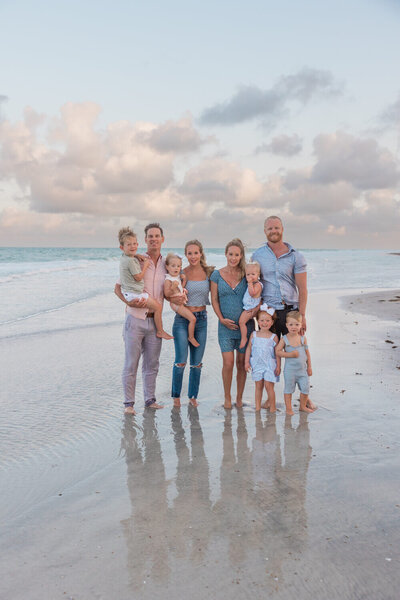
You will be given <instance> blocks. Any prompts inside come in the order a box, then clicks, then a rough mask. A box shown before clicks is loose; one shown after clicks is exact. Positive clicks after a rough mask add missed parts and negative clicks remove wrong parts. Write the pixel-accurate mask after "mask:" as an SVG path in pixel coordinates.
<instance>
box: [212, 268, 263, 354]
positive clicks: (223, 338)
mask: <svg viewBox="0 0 400 600" xmlns="http://www.w3.org/2000/svg"><path fill="white" fill-rule="evenodd" d="M210 279H211V281H214V283H216V284H217V286H218V301H219V307H220V309H221V313H222V316H223V317H224V318H225V319H232V321H235V323H236V324H237V325H238V324H239V317H240V315H241V314H242V312H243V296H244V294H245V291H246V289H247V281H246V277H243V279H241V281H239V283H238V284H237V286H236V287H234V288H231V286H230V285H229V283H227V282H226V281H225V279H224V278H223V277H222V276H221V275H220V272H219V271H217V270H215V271H213V273H212V274H211V277H210ZM247 331H248V336H249V335H250V333H251V332H252V331H254V321H253V319H250V321H249V322H248V323H247ZM248 336H247V337H248ZM240 337H241V336H240V329H228V327H225V325H223V324H222V323H221V322H220V321H218V343H219V346H220V348H221V352H232V351H233V350H238V352H240V353H241V354H243V353H244V352H245V351H246V348H240V349H239V345H240Z"/></svg>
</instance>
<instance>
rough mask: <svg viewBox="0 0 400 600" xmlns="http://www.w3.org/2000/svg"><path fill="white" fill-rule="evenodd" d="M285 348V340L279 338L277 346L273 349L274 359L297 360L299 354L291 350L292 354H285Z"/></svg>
mask: <svg viewBox="0 0 400 600" xmlns="http://www.w3.org/2000/svg"><path fill="white" fill-rule="evenodd" d="M284 347H285V340H284V339H283V338H281V339H280V340H279V344H278V345H277V346H276V348H275V354H276V357H277V358H278V356H279V358H297V357H298V355H299V353H298V352H297V350H293V351H292V352H285V350H284Z"/></svg>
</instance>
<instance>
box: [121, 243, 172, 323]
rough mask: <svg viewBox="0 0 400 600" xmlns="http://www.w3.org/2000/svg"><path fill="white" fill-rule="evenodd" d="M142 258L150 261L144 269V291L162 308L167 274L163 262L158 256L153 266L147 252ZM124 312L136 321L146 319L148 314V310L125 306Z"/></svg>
mask: <svg viewBox="0 0 400 600" xmlns="http://www.w3.org/2000/svg"><path fill="white" fill-rule="evenodd" d="M144 256H145V257H146V258H148V259H149V260H150V264H149V266H148V267H147V269H146V272H145V274H144V277H143V281H144V291H145V292H147V293H148V294H149V296H151V297H152V298H154V300H157V302H159V303H160V304H161V306H162V304H163V302H164V281H165V274H166V272H167V270H166V268H165V260H164V259H163V257H162V256H161V254H160V256H159V257H158V259H157V263H156V264H154V261H153V259H152V258H150V256H149V255H148V254H147V252H145V253H144ZM126 312H127V313H129V314H130V315H132V317H136V318H137V319H145V318H146V317H147V313H148V312H149V309H148V308H134V307H133V306H127V307H126Z"/></svg>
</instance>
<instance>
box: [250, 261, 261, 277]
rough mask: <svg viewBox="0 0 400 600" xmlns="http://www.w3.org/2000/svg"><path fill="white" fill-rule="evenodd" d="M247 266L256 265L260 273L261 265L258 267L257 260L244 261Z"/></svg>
mask: <svg viewBox="0 0 400 600" xmlns="http://www.w3.org/2000/svg"><path fill="white" fill-rule="evenodd" d="M247 267H257V271H258V273H259V274H260V273H261V267H260V263H259V262H257V261H256V260H249V262H247V263H246V269H247Z"/></svg>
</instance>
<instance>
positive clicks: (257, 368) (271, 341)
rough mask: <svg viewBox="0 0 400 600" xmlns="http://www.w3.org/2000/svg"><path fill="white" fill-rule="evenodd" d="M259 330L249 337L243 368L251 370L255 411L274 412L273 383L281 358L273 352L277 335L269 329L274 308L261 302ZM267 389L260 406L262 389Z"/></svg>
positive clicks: (277, 373) (276, 380) (278, 373)
mask: <svg viewBox="0 0 400 600" xmlns="http://www.w3.org/2000/svg"><path fill="white" fill-rule="evenodd" d="M256 318H257V322H258V326H259V328H260V329H259V331H254V332H253V334H252V336H251V337H250V340H249V343H248V346H247V349H246V358H245V369H246V371H251V374H252V378H253V381H254V382H255V385H256V389H255V403H256V411H259V410H260V409H261V408H269V410H270V412H272V413H273V412H276V401H275V389H274V388H275V383H276V382H278V381H279V375H280V372H281V359H280V357H279V356H276V354H275V347H276V345H277V343H278V336H276V335H275V334H274V333H272V332H271V331H270V329H271V327H272V325H273V324H274V321H275V319H276V315H275V310H274V309H273V308H269V307H268V306H267V304H262V305H261V306H260V310H259V311H258V313H257V317H256ZM264 387H265V389H266V391H267V401H266V402H265V403H264V404H263V405H262V406H261V400H262V394H263V389H264Z"/></svg>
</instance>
